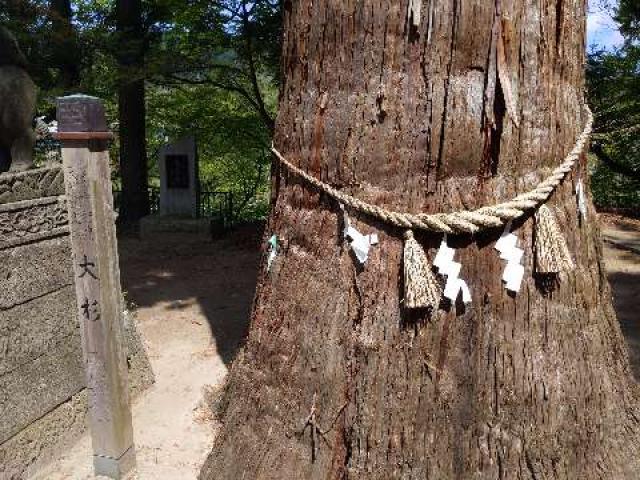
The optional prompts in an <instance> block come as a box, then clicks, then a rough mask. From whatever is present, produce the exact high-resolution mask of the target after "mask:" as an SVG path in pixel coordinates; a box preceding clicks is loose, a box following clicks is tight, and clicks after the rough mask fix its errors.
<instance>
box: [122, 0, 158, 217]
mask: <svg viewBox="0 0 640 480" xmlns="http://www.w3.org/2000/svg"><path fill="white" fill-rule="evenodd" d="M116 26H117V38H118V41H117V42H116V43H115V44H114V46H115V47H116V49H117V50H116V52H117V54H116V58H117V61H118V66H119V70H118V112H119V114H118V119H119V123H120V125H119V130H118V138H119V140H120V175H121V176H122V200H121V205H120V219H121V221H123V222H125V223H128V222H135V221H137V220H139V219H140V218H142V217H144V216H145V215H148V214H149V193H148V187H149V178H148V171H147V137H146V115H145V73H144V61H145V59H144V57H145V51H146V50H147V38H146V37H145V31H144V28H143V18H142V0H116Z"/></svg>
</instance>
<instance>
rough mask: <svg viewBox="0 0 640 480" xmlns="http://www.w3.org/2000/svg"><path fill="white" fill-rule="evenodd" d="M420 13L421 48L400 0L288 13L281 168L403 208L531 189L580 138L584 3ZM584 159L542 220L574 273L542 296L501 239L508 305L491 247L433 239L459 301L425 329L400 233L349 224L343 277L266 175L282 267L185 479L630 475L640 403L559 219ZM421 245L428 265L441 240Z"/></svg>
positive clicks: (329, 238)
mask: <svg viewBox="0 0 640 480" xmlns="http://www.w3.org/2000/svg"><path fill="white" fill-rule="evenodd" d="M414 3H415V2H414ZM421 7H422V8H421V18H420V19H419V22H418V27H417V28H416V27H413V26H411V22H408V21H407V9H408V5H407V1H406V0H403V1H400V2H395V1H384V0H365V1H356V0H325V1H320V2H317V1H316V2H313V1H311V0H298V1H286V2H285V3H284V10H285V15H284V21H285V38H284V46H283V48H284V55H283V70H284V72H283V73H284V77H285V78H286V81H285V83H284V85H283V88H282V92H281V102H280V111H279V117H278V120H277V125H276V138H275V144H276V146H277V148H278V149H279V150H280V151H281V152H283V153H284V154H285V155H286V156H287V157H288V158H289V159H291V160H293V161H294V162H295V163H297V164H299V165H301V166H303V167H304V168H306V169H307V171H309V172H312V173H313V174H314V175H317V176H319V177H321V178H322V179H323V180H324V181H326V182H329V183H331V184H333V185H335V186H339V187H342V188H344V189H346V190H347V191H349V192H351V193H353V194H355V195H357V196H358V197H360V198H363V199H367V200H369V201H371V202H373V203H375V204H377V205H381V206H386V207H389V208H394V209H398V210H406V211H414V212H419V211H421V212H438V211H452V210H456V209H462V208H475V207H479V206H483V205H488V204H491V203H493V202H496V201H498V200H507V199H510V198H511V197H513V196H514V195H515V194H516V193H518V192H522V191H524V190H526V189H529V188H531V187H532V186H533V185H535V184H536V182H537V181H538V180H539V179H540V178H542V177H543V176H544V174H545V173H548V169H549V168H550V167H552V166H555V165H557V164H559V163H560V162H561V161H562V159H563V157H564V156H565V154H566V153H567V152H568V151H569V150H570V149H571V148H572V146H573V143H574V141H575V139H576V137H577V135H578V134H579V132H580V131H581V130H582V128H583V125H584V115H583V114H582V113H581V102H582V99H583V62H584V50H585V48H584V46H585V21H584V20H585V2H584V1H583V0H553V1H552V0H535V1H533V0H502V1H500V0H497V2H496V3H493V2H490V1H486V0H469V1H460V0H437V1H435V0H423V1H422V5H421ZM498 10H499V12H498V13H497V11H498ZM500 42H504V44H503V45H500ZM501 49H502V53H501V52H500V50H501ZM507 79H509V80H510V85H508V86H507V85H502V83H504V82H507ZM514 120H517V121H518V123H519V128H518V127H516V125H515V123H516V122H515V121H514ZM585 160H586V159H585V158H583V159H582V162H581V165H580V167H579V168H577V169H576V170H575V172H574V173H573V174H572V175H570V176H569V177H568V178H567V179H566V181H565V182H564V184H563V185H562V186H561V187H560V188H559V189H558V190H557V192H556V193H555V194H554V196H553V198H552V199H551V201H550V203H549V205H550V206H551V207H552V208H553V209H555V211H556V214H557V217H558V221H559V223H560V225H561V226H562V228H563V231H564V233H565V235H566V239H567V243H568V245H569V248H570V250H571V252H572V254H573V256H574V259H575V261H576V268H575V271H573V272H570V273H569V274H568V275H563V276H562V277H561V278H560V281H559V282H558V283H557V284H555V285H550V284H549V282H545V281H544V280H545V279H542V278H537V277H535V276H534V275H533V272H532V270H533V264H532V263H533V254H532V252H533V238H532V237H533V220H532V219H531V218H528V219H526V220H525V221H524V222H520V223H519V224H518V227H519V228H518V230H517V235H518V236H519V238H520V245H521V246H523V248H524V249H525V251H526V253H525V265H526V271H527V274H526V277H525V281H524V284H523V288H522V290H521V292H520V293H519V294H517V295H515V296H514V295H510V294H509V293H508V292H507V291H506V290H505V289H504V287H503V285H502V282H501V279H500V278H501V275H502V270H503V268H504V262H503V261H501V260H500V259H499V257H498V254H497V252H496V251H495V250H494V249H493V245H494V242H495V240H496V239H497V238H498V236H499V235H500V233H501V232H500V231H495V232H488V233H484V234H482V235H478V236H476V237H473V238H470V237H462V238H455V239H450V244H452V245H454V246H456V247H459V250H458V251H457V253H456V259H457V260H458V261H460V262H462V265H463V269H462V276H463V278H465V279H466V280H467V282H468V284H469V285H470V287H471V290H472V295H473V303H472V304H471V305H470V306H467V307H466V308H464V307H462V306H461V305H454V306H451V307H446V306H443V307H442V308H440V309H438V310H437V311H436V312H434V313H432V314H429V312H420V313H411V312H408V311H405V310H403V309H402V307H401V300H402V298H401V296H402V284H401V278H402V265H401V263H402V258H401V257H402V232H401V231H398V230H395V229H393V228H390V227H387V226H386V225H384V224H380V223H377V222H375V221H372V220H371V219H369V218H367V217H365V216H358V215H357V214H355V213H353V212H352V213H351V218H352V222H354V219H357V221H356V227H357V228H358V229H359V230H360V231H361V232H363V233H365V234H366V233H370V232H373V231H375V232H378V234H379V235H380V244H379V245H378V246H376V247H373V250H372V253H371V256H370V259H369V262H368V263H367V264H366V266H365V267H364V268H360V267H359V266H357V265H356V262H355V260H354V258H353V256H352V254H351V252H350V251H349V249H348V248H347V245H346V244H345V243H344V242H343V239H342V235H341V228H342V226H341V219H340V213H339V210H338V206H337V205H335V203H334V202H332V201H331V200H330V199H327V198H326V197H323V196H321V195H318V194H317V193H315V192H313V191H309V189H308V188H307V187H306V186H305V185H302V184H300V183H299V181H298V180H297V179H296V178H293V177H291V176H288V175H286V174H285V172H283V171H281V170H280V171H279V170H278V169H275V175H274V193H273V210H272V213H271V216H270V219H269V222H268V225H267V232H266V235H267V236H270V235H271V234H272V233H276V234H278V236H279V237H280V239H281V243H282V249H281V251H280V253H279V255H278V257H277V258H276V260H275V262H274V264H273V267H272V269H271V271H270V272H267V271H266V267H265V268H263V273H262V274H261V275H262V277H261V279H260V282H259V287H258V291H257V293H256V299H255V305H254V310H253V315H252V320H251V330H250V333H249V336H248V339H247V344H246V346H245V348H244V350H243V352H242V354H241V355H240V357H239V358H238V359H237V360H236V362H235V364H234V366H233V369H232V371H231V373H230V377H229V380H228V385H227V387H226V390H225V394H224V397H223V402H222V405H223V412H222V421H223V424H222V428H221V432H220V435H219V436H218V438H217V441H216V445H215V447H214V450H213V452H212V453H211V455H210V457H209V459H208V461H207V463H206V465H205V466H204V468H203V470H202V473H201V478H202V479H206V480H209V479H211V480H212V479H216V480H225V479H229V480H231V479H234V480H235V479H240V478H245V479H274V480H275V479H284V478H287V479H340V478H353V479H414V478H415V479H438V480H439V479H465V480H466V479H518V480H519V479H527V480H534V479H535V480H540V479H554V480H555V479H567V480H568V479H572V480H573V479H577V478H579V479H607V480H610V479H636V478H640V464H639V457H638V454H639V453H640V451H639V445H638V440H639V439H640V432H639V428H638V421H639V416H638V409H637V400H638V396H637V393H638V392H637V387H636V384H635V383H634V381H633V380H632V377H631V374H630V370H629V365H628V359H627V352H626V347H625V344H624V339H623V338H622V336H621V333H620V328H619V326H618V323H617V321H616V317H615V314H614V312H613V309H612V306H611V298H610V297H611V295H610V290H609V287H608V284H607V281H606V278H605V274H604V271H603V267H602V264H601V244H600V240H599V232H598V226H597V221H596V217H595V212H594V210H593V208H592V206H591V204H589V217H588V219H587V221H586V222H579V220H578V217H577V213H576V203H575V197H574V195H573V186H574V184H575V182H576V181H577V179H578V177H579V176H582V178H583V179H585V180H586V175H587V174H586V166H585ZM417 238H418V240H419V241H420V242H421V243H422V244H423V245H425V246H426V247H427V248H429V250H428V255H429V256H430V257H431V258H433V255H434V253H435V247H436V246H437V244H438V243H439V242H440V238H439V237H438V236H435V235H417ZM546 280H549V279H546ZM307 420H308V421H307ZM305 423H308V424H307V425H306V426H305ZM312 424H315V426H316V427H317V428H314V427H313V426H312Z"/></svg>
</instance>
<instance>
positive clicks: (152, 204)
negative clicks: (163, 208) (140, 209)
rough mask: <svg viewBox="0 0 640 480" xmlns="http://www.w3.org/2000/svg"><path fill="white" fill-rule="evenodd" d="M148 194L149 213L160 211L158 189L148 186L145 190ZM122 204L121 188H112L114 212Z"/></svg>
mask: <svg viewBox="0 0 640 480" xmlns="http://www.w3.org/2000/svg"><path fill="white" fill-rule="evenodd" d="M147 195H149V213H151V214H155V213H158V212H160V189H159V188H155V187H149V189H148V190H147ZM121 205H122V190H119V189H116V188H114V189H113V209H114V210H115V211H116V212H120V206H121Z"/></svg>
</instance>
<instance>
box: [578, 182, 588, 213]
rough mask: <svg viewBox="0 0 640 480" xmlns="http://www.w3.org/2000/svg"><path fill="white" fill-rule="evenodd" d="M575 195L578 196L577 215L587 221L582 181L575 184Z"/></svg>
mask: <svg viewBox="0 0 640 480" xmlns="http://www.w3.org/2000/svg"><path fill="white" fill-rule="evenodd" d="M576 195H577V196H578V213H579V214H580V216H581V217H582V219H583V220H586V219H587V200H586V196H585V193H584V185H583V183H582V179H579V180H578V183H576Z"/></svg>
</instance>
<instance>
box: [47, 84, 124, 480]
mask: <svg viewBox="0 0 640 480" xmlns="http://www.w3.org/2000/svg"><path fill="white" fill-rule="evenodd" d="M57 137H58V139H59V140H60V141H61V143H62V160H63V168H64V176H65V188H66V192H67V198H68V202H69V226H70V230H71V245H72V254H73V264H74V273H75V275H74V276H75V285H76V297H77V303H78V319H79V321H80V325H81V329H80V330H81V335H82V343H83V352H84V356H85V361H86V374H87V390H88V392H89V424H90V428H91V439H92V443H93V464H94V469H95V473H96V475H105V476H109V477H111V478H115V479H120V478H123V477H124V476H126V475H127V473H129V472H130V471H131V470H132V469H133V468H134V467H135V448H134V444H133V428H132V424H131V409H130V405H129V391H128V384H127V362H126V353H125V351H124V347H123V337H122V334H123V329H124V327H123V324H122V322H123V311H124V308H123V307H124V305H123V301H122V292H121V287H120V268H119V265H118V250H117V240H116V229H115V221H114V220H115V214H114V211H113V196H112V192H111V171H110V166H109V151H108V145H107V142H108V140H109V139H111V138H112V134H111V133H110V132H109V131H108V128H107V125H106V121H105V115H104V107H103V105H102V102H101V101H100V100H99V99H97V98H94V97H88V96H85V95H73V96H69V97H62V98H59V99H58V134H57Z"/></svg>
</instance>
